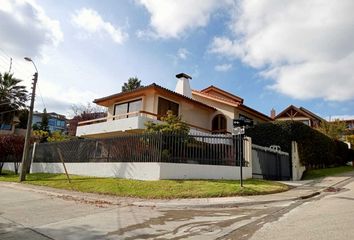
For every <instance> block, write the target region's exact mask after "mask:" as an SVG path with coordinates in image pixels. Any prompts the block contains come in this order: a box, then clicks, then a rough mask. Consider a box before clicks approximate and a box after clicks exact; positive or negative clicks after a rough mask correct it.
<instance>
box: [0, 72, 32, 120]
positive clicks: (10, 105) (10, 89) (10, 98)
mask: <svg viewBox="0 0 354 240" xmlns="http://www.w3.org/2000/svg"><path fill="white" fill-rule="evenodd" d="M21 82H22V80H19V79H16V78H14V77H13V74H10V73H6V72H5V73H4V74H0V124H1V123H9V122H10V121H11V120H12V119H13V117H14V115H15V114H16V111H18V110H20V109H21V108H24V107H26V102H27V100H28V92H27V90H26V87H25V86H22V85H19V84H20V83H21Z"/></svg>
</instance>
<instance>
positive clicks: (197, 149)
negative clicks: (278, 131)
mask: <svg viewBox="0 0 354 240" xmlns="http://www.w3.org/2000/svg"><path fill="white" fill-rule="evenodd" d="M237 141H240V140H239V138H238V137H233V136H232V135H184V134H178V133H174V134H136V135H124V136H118V137H114V138H104V139H103V138H101V139H78V140H71V141H66V142H59V143H41V144H37V146H36V150H35V154H34V159H33V162H60V161H61V160H60V155H62V158H63V160H64V161H65V162H169V163H195V164H208V165H228V166H235V165H239V161H236V156H237V152H238V146H240V144H236V142H237Z"/></svg>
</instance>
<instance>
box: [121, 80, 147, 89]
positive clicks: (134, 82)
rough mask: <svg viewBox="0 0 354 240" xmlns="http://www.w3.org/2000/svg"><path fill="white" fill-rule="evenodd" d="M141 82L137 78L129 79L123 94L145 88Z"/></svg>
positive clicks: (123, 87)
mask: <svg viewBox="0 0 354 240" xmlns="http://www.w3.org/2000/svg"><path fill="white" fill-rule="evenodd" d="M140 83H141V80H139V78H137V77H131V78H129V79H128V82H126V83H124V85H123V86H122V92H126V91H130V90H134V89H137V88H140V87H143V86H142V85H141V84H140Z"/></svg>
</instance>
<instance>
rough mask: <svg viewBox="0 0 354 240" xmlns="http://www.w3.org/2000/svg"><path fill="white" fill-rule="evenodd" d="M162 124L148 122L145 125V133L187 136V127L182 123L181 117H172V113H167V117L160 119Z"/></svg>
mask: <svg viewBox="0 0 354 240" xmlns="http://www.w3.org/2000/svg"><path fill="white" fill-rule="evenodd" d="M161 121H162V123H155V122H152V121H148V122H146V123H145V126H146V129H145V132H146V133H175V132H178V133H179V134H183V135H188V133H189V129H190V128H189V126H188V125H187V124H186V123H185V122H182V120H181V117H178V116H176V115H173V112H172V111H170V110H169V111H167V115H166V116H163V117H161Z"/></svg>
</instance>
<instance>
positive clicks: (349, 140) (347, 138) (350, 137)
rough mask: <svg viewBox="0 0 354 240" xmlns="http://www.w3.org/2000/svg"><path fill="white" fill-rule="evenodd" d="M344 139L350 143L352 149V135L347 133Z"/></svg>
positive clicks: (353, 146) (353, 138)
mask: <svg viewBox="0 0 354 240" xmlns="http://www.w3.org/2000/svg"><path fill="white" fill-rule="evenodd" d="M346 141H347V142H349V143H350V145H351V148H352V149H354V135H347V136H346Z"/></svg>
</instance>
